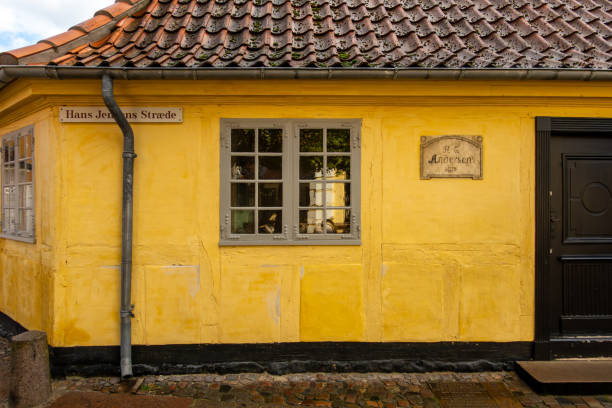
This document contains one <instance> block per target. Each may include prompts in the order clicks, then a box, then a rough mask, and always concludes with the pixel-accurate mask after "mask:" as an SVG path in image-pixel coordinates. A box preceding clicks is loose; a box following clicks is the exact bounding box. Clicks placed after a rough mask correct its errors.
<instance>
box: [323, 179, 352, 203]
mask: <svg viewBox="0 0 612 408" xmlns="http://www.w3.org/2000/svg"><path fill="white" fill-rule="evenodd" d="M325 197H326V200H325V201H326V204H327V206H328V207H350V206H351V184H350V183H327V184H326V189H325Z"/></svg>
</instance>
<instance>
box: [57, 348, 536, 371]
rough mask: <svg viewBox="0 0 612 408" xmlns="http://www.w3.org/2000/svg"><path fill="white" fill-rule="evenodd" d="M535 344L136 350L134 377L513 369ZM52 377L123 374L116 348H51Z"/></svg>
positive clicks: (133, 355)
mask: <svg viewBox="0 0 612 408" xmlns="http://www.w3.org/2000/svg"><path fill="white" fill-rule="evenodd" d="M532 348H533V347H532V343H531V342H508V343H462V342H461V343H458V342H440V343H340V342H316V343H276V344H206V345H204V344H202V345H170V346H134V347H133V350H132V359H133V362H134V374H135V375H145V374H189V373H202V372H210V373H218V374H228V373H241V372H264V371H265V372H268V373H270V374H276V375H281V374H288V373H300V372H321V371H323V372H427V371H497V370H512V369H513V368H514V361H516V360H525V359H530V358H531V356H532ZM51 358H52V373H53V375H54V376H66V375H82V376H92V375H119V371H118V367H119V348H118V347H71V348H53V349H52V355H51Z"/></svg>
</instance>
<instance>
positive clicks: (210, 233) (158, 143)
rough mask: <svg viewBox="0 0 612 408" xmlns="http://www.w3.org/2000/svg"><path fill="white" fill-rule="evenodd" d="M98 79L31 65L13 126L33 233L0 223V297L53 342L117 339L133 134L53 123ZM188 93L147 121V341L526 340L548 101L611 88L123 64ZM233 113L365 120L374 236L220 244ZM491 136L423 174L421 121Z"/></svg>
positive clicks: (579, 113)
mask: <svg viewBox="0 0 612 408" xmlns="http://www.w3.org/2000/svg"><path fill="white" fill-rule="evenodd" d="M100 92H101V90H100V83H99V81H53V80H28V81H26V80H19V81H17V82H15V83H13V84H11V85H10V86H8V87H6V88H5V89H3V90H2V91H0V93H1V94H2V98H1V102H0V134H6V133H8V132H11V131H13V130H16V129H19V128H21V127H24V126H27V125H31V124H34V126H35V139H36V142H35V178H36V185H35V187H36V196H35V204H36V243H35V244H28V243H21V242H15V241H12V240H9V239H0V268H1V270H0V310H1V311H2V312H3V313H6V314H7V315H9V316H11V317H12V318H14V319H15V320H17V321H18V322H20V323H21V324H22V325H24V326H26V327H27V328H28V329H41V330H45V331H47V333H48V335H49V339H50V342H51V344H52V345H53V346H58V347H59V346H90V345H116V344H118V342H119V262H120V229H121V220H120V205H121V151H122V150H121V149H122V135H121V132H120V130H119V128H118V127H117V126H116V125H115V124H99V123H98V124H74V123H68V124H60V123H59V120H58V115H59V113H58V112H59V106H67V105H70V106H87V105H91V106H102V100H101V97H100ZM115 93H116V95H117V99H118V102H119V104H120V105H121V106H180V107H183V108H184V123H181V124H133V128H134V132H135V135H136V136H135V137H136V153H137V154H138V158H137V159H136V164H135V202H134V214H135V215H134V275H133V303H134V304H135V306H136V308H135V315H136V317H135V319H134V321H133V341H134V343H135V344H147V345H157V344H189V343H261V342H264V343H270V342H298V341H368V342H391V341H394V342H395V341H406V342H435V341H499V342H502V341H530V340H532V339H533V331H534V294H533V292H534V232H535V224H534V203H535V174H534V164H535V134H534V133H535V130H534V129H535V117H536V116H573V117H612V103H611V102H612V98H611V95H612V85H611V84H608V83H570V82H495V81H490V82H487V81H480V82H477V81H459V82H457V81H455V82H453V81H365V80H364V81H335V82H332V81H259V82H257V81H194V82H188V81H157V82H149V81H129V82H126V81H118V82H117V83H116V89H115ZM221 118H357V119H361V120H362V151H361V155H362V157H361V191H362V197H361V202H362V208H361V213H362V219H361V225H362V245H359V246H346V247H344V246H342V247H339V246H310V247H306V246H276V247H269V246H251V247H249V246H246V247H245V246H241V247H220V246H219V190H220V186H219V156H220V152H219V137H220V134H219V133H220V128H219V126H220V119H221ZM444 134H466V135H482V136H483V139H484V159H483V162H484V171H483V179H482V180H467V179H436V180H421V179H420V176H419V138H420V136H422V135H444Z"/></svg>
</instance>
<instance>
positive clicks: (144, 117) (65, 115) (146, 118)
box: [60, 106, 183, 123]
mask: <svg viewBox="0 0 612 408" xmlns="http://www.w3.org/2000/svg"><path fill="white" fill-rule="evenodd" d="M121 110H122V111H123V114H124V115H125V117H126V118H127V120H128V121H129V122H135V123H138V122H152V123H182V122H183V108H160V107H154V108H121ZM114 121H115V120H114V119H113V117H112V115H111V113H110V112H109V111H108V109H106V107H101V106H100V107H97V106H63V107H61V108H60V122H64V123H105V122H114Z"/></svg>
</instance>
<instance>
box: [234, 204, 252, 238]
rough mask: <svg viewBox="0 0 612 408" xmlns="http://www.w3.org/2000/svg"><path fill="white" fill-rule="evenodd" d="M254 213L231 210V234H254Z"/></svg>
mask: <svg viewBox="0 0 612 408" xmlns="http://www.w3.org/2000/svg"><path fill="white" fill-rule="evenodd" d="M254 233H255V211H253V210H232V234H254Z"/></svg>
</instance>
